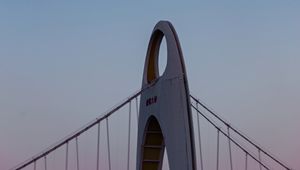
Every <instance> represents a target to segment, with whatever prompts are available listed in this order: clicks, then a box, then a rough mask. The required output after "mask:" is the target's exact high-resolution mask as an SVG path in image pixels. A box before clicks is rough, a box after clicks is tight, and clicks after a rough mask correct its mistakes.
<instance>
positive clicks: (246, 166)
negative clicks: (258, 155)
mask: <svg viewBox="0 0 300 170" xmlns="http://www.w3.org/2000/svg"><path fill="white" fill-rule="evenodd" d="M245 153H246V158H245V170H247V169H248V153H247V152H245Z"/></svg>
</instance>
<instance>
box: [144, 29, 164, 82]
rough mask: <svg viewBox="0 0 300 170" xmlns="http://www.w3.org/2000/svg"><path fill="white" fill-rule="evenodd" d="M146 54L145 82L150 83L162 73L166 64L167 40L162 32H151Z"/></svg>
mask: <svg viewBox="0 0 300 170" xmlns="http://www.w3.org/2000/svg"><path fill="white" fill-rule="evenodd" d="M147 55H148V56H149V57H148V63H147V82H148V83H152V82H154V81H155V80H156V79H157V78H158V77H159V76H161V75H162V74H163V73H164V71H165V68H166V65H167V55H168V54H167V42H166V38H165V36H164V34H163V32H161V31H159V30H156V31H155V32H154V33H153V35H152V37H151V40H150V43H149V48H148V53H147Z"/></svg>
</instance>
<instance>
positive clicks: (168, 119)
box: [137, 21, 196, 170]
mask: <svg viewBox="0 0 300 170" xmlns="http://www.w3.org/2000/svg"><path fill="white" fill-rule="evenodd" d="M163 37H165V39H166V44H167V65H166V69H165V71H164V73H163V74H162V75H161V76H159V72H158V54H159V48H160V44H161V41H162V38H163ZM142 88H143V89H145V88H147V89H146V90H144V91H143V92H142V94H141V100H140V112H139V113H140V116H139V125H138V128H139V129H138V145H137V169H138V170H161V168H162V161H163V155H164V148H165V147H166V150H167V152H168V162H169V167H170V170H195V169H196V163H195V162H196V161H195V153H194V136H193V134H194V133H193V124H192V115H191V108H190V99H189V89H188V82H187V77H186V71H185V65H184V60H183V55H182V51H181V47H180V44H179V40H178V37H177V34H176V32H175V29H174V28H173V26H172V24H171V23H170V22H168V21H160V22H158V23H157V24H156V26H155V28H154V30H153V32H152V36H151V39H150V42H149V45H148V51H147V56H146V61H145V66H144V74H143V82H142Z"/></svg>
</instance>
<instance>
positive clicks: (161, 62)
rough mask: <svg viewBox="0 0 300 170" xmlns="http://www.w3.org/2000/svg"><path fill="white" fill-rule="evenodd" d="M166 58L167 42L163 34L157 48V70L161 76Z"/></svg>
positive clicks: (165, 65) (165, 64)
mask: <svg viewBox="0 0 300 170" xmlns="http://www.w3.org/2000/svg"><path fill="white" fill-rule="evenodd" d="M167 59H168V52H167V42H166V38H165V36H164V37H163V38H162V41H161V44H160V48H159V55H158V72H159V76H162V75H163V74H164V72H165V69H166V67H167Z"/></svg>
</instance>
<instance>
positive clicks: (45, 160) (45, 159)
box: [44, 155, 47, 170]
mask: <svg viewBox="0 0 300 170" xmlns="http://www.w3.org/2000/svg"><path fill="white" fill-rule="evenodd" d="M44 165H45V170H47V156H46V155H45V156H44Z"/></svg>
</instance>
